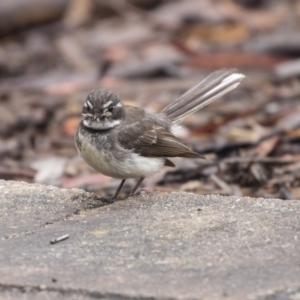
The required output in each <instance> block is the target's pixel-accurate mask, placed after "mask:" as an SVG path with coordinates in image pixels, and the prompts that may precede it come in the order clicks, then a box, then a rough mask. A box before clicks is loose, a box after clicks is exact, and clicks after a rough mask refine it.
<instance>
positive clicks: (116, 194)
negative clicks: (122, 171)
mask: <svg viewBox="0 0 300 300" xmlns="http://www.w3.org/2000/svg"><path fill="white" fill-rule="evenodd" d="M125 180H126V179H123V180H122V181H121V183H120V184H119V186H118V188H117V190H116V192H115V194H114V195H113V196H112V197H107V198H100V200H104V201H105V202H107V203H113V202H115V200H116V199H117V197H118V195H119V193H120V191H121V188H122V187H123V185H124V182H125Z"/></svg>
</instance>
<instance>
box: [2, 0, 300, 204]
mask: <svg viewBox="0 0 300 300" xmlns="http://www.w3.org/2000/svg"><path fill="white" fill-rule="evenodd" d="M299 28H300V1H297V0H181V1H180V0H178V1H170V0H169V1H168V0H110V1H104V0H51V1H49V0H1V1H0V178H2V179H10V180H23V181H27V182H40V183H44V184H54V185H57V186H61V187H63V188H84V189H86V190H88V191H94V192H96V193H98V194H99V195H109V194H112V193H113V192H114V190H115V188H116V186H117V185H118V184H119V180H114V179H111V178H109V177H106V176H103V175H102V174H99V173H96V172H95V171H93V170H92V169H91V168H89V167H88V166H87V165H86V164H85V163H84V162H83V161H82V160H81V159H80V158H79V157H78V155H77V153H76V150H75V147H74V142H73V137H74V134H75V132H76V128H77V125H78V122H79V120H80V114H81V108H82V105H83V103H84V100H85V97H86V95H87V93H88V91H89V90H91V89H96V88H100V87H103V88H109V89H112V90H114V91H115V92H117V93H118V94H119V95H120V96H121V98H122V99H123V100H124V102H125V103H126V104H130V105H134V106H139V107H142V108H145V109H148V110H151V111H159V110H160V109H162V108H163V107H164V106H165V105H167V104H168V103H170V102H171V101H172V100H174V99H175V98H176V97H178V96H179V95H180V94H182V93H183V92H184V91H185V90H187V89H188V88H189V87H191V86H192V85H194V84H195V83H197V82H198V81H199V80H201V79H202V78H203V77H204V76H206V75H208V74H209V73H210V72H212V71H214V70H217V69H220V68H238V69H239V71H240V72H243V73H244V74H246V76H247V78H246V79H245V80H244V81H243V83H242V85H240V87H239V88H237V89H236V90H235V91H233V92H231V93H230V94H228V95H226V96H225V97H223V98H222V99H219V100H218V101H216V102H214V103H213V104H211V105H209V106H208V107H206V108H204V109H202V110H201V111H199V112H198V113H195V114H193V115H192V116H191V117H188V118H187V119H185V121H184V123H183V124H182V125H183V126H182V127H181V128H180V130H179V131H178V134H177V135H178V136H179V137H180V138H182V139H183V140H184V141H186V142H187V143H188V144H190V145H192V147H193V149H195V151H197V152H199V153H201V154H203V155H205V157H206V160H199V159H176V160H174V162H176V165H177V167H176V168H175V169H171V168H165V169H164V171H163V172H161V173H160V174H157V175H156V176H154V177H152V178H148V179H147V180H145V183H144V188H146V189H147V190H149V191H153V190H160V191H173V190H176V191H179V190H180V191H189V192H195V193H199V194H212V193H218V194H223V195H231V194H233V195H237V196H253V197H280V198H283V199H291V198H293V199H295V198H299V196H300V189H299V182H300V84H299V76H300V31H299ZM133 185H134V180H128V182H127V183H126V185H125V187H124V190H123V194H122V195H121V196H123V197H124V196H125V195H126V192H128V191H129V190H130V188H131V187H132V186H133Z"/></svg>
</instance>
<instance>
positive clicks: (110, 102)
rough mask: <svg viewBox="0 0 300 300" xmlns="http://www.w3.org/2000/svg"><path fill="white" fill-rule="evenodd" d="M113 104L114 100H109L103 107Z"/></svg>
mask: <svg viewBox="0 0 300 300" xmlns="http://www.w3.org/2000/svg"><path fill="white" fill-rule="evenodd" d="M111 104H112V101H108V102H107V103H105V104H103V108H107V107H109V106H110V105H111Z"/></svg>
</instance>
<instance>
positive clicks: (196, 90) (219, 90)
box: [162, 69, 245, 124]
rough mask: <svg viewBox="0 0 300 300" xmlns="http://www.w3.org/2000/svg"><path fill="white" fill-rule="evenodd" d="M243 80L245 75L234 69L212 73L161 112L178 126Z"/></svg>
mask: <svg viewBox="0 0 300 300" xmlns="http://www.w3.org/2000/svg"><path fill="white" fill-rule="evenodd" d="M244 78H245V75H243V74H240V73H237V70H236V69H229V70H219V71H216V72H213V73H212V74H210V75H209V76H208V77H206V78H205V79H204V80H202V81H201V82H199V83H198V84H196V85H195V86H194V87H192V88H190V89H189V90H188V91H186V92H185V93H184V94H183V95H182V96H180V97H179V98H178V99H177V100H175V101H174V102H172V103H171V104H169V105H168V106H167V107H165V108H164V109H163V110H162V112H163V113H165V114H166V115H167V116H168V117H169V118H170V119H171V120H172V123H174V124H178V123H180V122H181V121H182V120H183V119H184V118H185V117H186V116H188V115H190V114H192V113H194V112H195V111H197V110H199V109H201V108H203V107H204V106H206V105H208V104H209V103H211V102H213V101H214V100H216V99H217V98H219V97H221V96H223V95H224V94H226V93H228V92H229V91H231V90H233V89H235V88H236V87H237V86H238V85H239V84H240V83H241V81H242V80H243V79H244Z"/></svg>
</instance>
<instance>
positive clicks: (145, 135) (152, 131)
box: [118, 122, 203, 158]
mask: <svg viewBox="0 0 300 300" xmlns="http://www.w3.org/2000/svg"><path fill="white" fill-rule="evenodd" d="M139 125H141V126H139ZM118 141H119V143H120V144H121V146H122V147H123V148H126V149H129V150H132V151H133V152H134V153H138V154H140V155H142V156H146V157H176V156H177V157H190V158H203V156H201V155H200V154H198V153H196V152H194V151H193V150H191V149H190V148H189V147H188V146H187V145H185V144H184V143H183V142H182V141H180V140H179V139H178V138H177V137H176V136H174V135H173V134H172V133H171V132H169V131H168V130H166V129H165V128H163V127H160V126H158V125H156V124H151V123H146V122H143V124H135V126H125V127H124V128H123V129H122V130H121V131H120V132H119V134H118Z"/></svg>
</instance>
